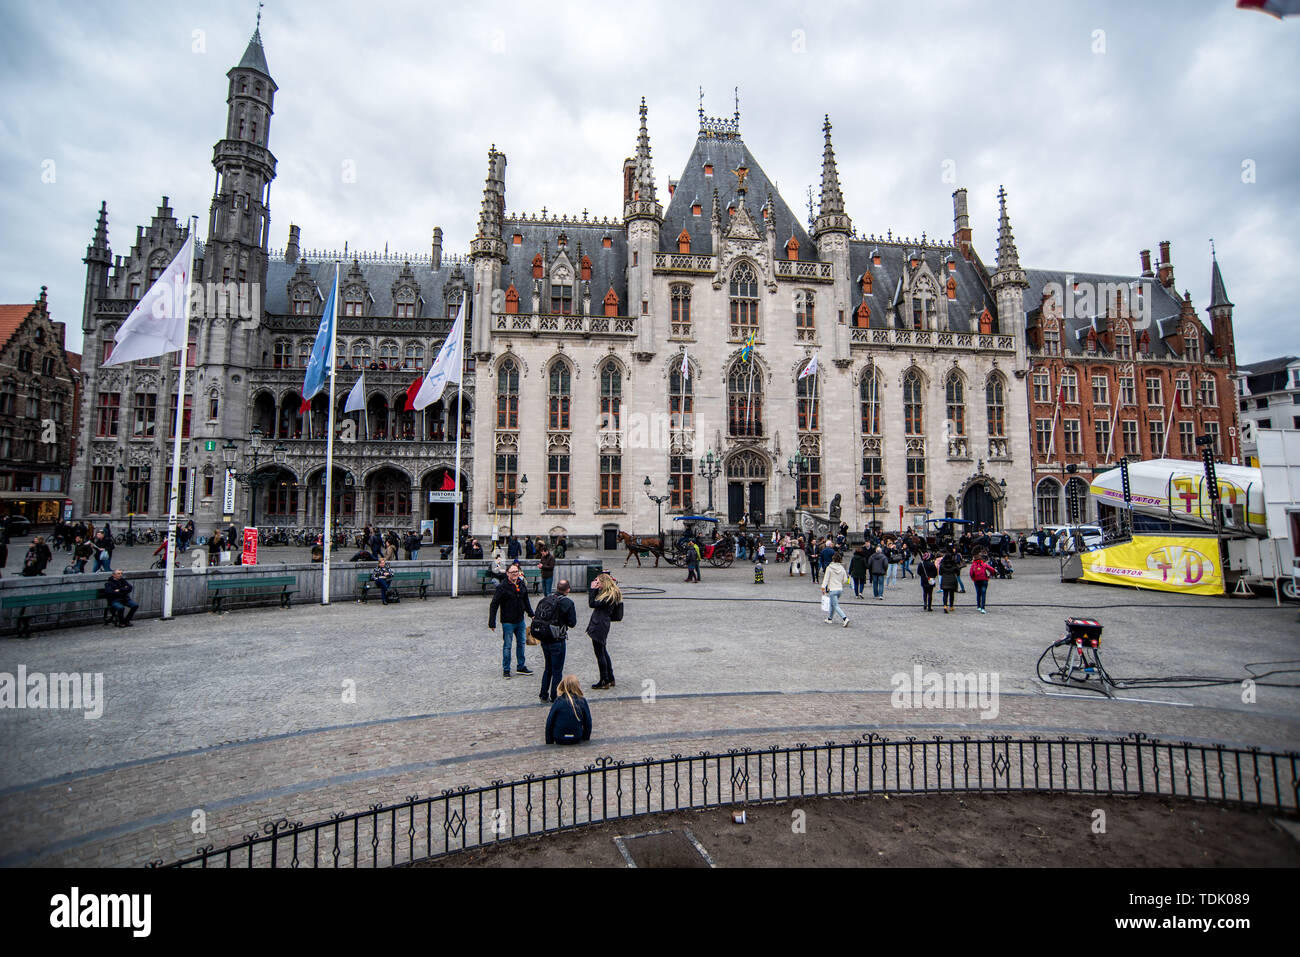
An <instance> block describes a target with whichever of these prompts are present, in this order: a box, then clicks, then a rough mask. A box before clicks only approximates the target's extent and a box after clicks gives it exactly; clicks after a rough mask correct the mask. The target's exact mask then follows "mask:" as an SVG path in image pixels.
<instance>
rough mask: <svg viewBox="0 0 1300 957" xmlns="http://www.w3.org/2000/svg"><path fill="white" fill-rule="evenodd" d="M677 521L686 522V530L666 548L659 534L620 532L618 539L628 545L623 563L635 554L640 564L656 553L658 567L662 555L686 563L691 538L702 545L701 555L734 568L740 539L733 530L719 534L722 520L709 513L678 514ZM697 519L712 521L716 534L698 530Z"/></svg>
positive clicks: (670, 561)
mask: <svg viewBox="0 0 1300 957" xmlns="http://www.w3.org/2000/svg"><path fill="white" fill-rule="evenodd" d="M674 521H677V522H683V523H685V524H684V525H683V527H682V533H681V534H680V535H678V536H677V539H676V541H674V542H673V543H672V547H671V548H666V547H665V544H664V540H663V539H662V538H660V537H659V536H658V535H630V534H628V533H627V532H619V533H618V540H619V541H620V542H622V543H623V545H624V546H625V547H626V548H627V558H625V559H623V567H624V568H626V567H627V563H628V562H630V561H631V560H632V559H633V558H635V559H636V563H637V566H638V567H640V565H641V559H642V557H643V556H644V557H647V558H648V557H650V556H651V555H653V556H654V560H655V568H658V567H659V559H661V558H662V559H663V560H664V561H666V562H667V563H668V564H669V565H674V566H676V567H678V568H681V567H683V566H685V564H686V548H687V544H688V543H689V542H691V541H694V542H696V543H697V544H699V546H700V557H701V558H702V559H703V560H704V561H706V562H708V563H709V564H710V565H712V566H713V567H714V568H730V567H731V563H732V562H733V561H735V559H736V540H735V539H734V538H732V537H731V533H729V532H724V533H723V534H722V535H721V536H717V527H718V520H717V519H716V518H710V517H709V516H707V515H678V516H676V518H674ZM697 522H707V523H711V524H712V526H713V535H714V536H716V537H712V538H710V539H708V540H706V539H704V538H702V537H701V536H700V535H698V534H696V528H695V525H696V523H697Z"/></svg>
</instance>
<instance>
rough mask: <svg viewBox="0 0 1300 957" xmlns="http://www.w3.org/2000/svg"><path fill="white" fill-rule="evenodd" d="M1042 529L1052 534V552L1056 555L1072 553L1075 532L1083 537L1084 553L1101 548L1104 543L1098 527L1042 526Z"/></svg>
mask: <svg viewBox="0 0 1300 957" xmlns="http://www.w3.org/2000/svg"><path fill="white" fill-rule="evenodd" d="M1043 529H1044V530H1045V531H1048V532H1051V533H1052V534H1053V536H1054V538H1053V540H1052V551H1053V553H1054V554H1058V555H1060V554H1064V553H1066V552H1072V551H1074V535H1073V534H1072V533H1073V532H1075V531H1078V532H1079V534H1081V535H1082V536H1083V548H1084V551H1091V550H1092V549H1094V548H1101V546H1102V543H1103V542H1104V541H1105V536H1103V535H1102V533H1101V526H1100V525H1044V526H1043Z"/></svg>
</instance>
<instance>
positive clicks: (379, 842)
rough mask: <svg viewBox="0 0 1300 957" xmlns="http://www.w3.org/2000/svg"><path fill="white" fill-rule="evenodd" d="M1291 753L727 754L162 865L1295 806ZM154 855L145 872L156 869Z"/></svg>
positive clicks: (1025, 744)
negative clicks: (817, 816) (814, 820)
mask: <svg viewBox="0 0 1300 957" xmlns="http://www.w3.org/2000/svg"><path fill="white" fill-rule="evenodd" d="M1298 763H1300V753H1297V752H1287V753H1281V752H1269V751H1261V750H1259V749H1258V748H1249V749H1240V748H1229V747H1226V746H1224V745H1195V744H1192V743H1190V742H1187V741H1182V742H1177V743H1175V742H1164V741H1159V740H1156V739H1154V738H1147V737H1146V736H1145V735H1143V734H1140V733H1138V734H1131V735H1129V736H1128V737H1126V738H1099V737H1087V738H1070V737H1059V738H1051V739H1047V738H1042V737H1037V736H1030V737H1028V738H1013V737H1011V736H1005V737H997V736H994V737H987V738H974V737H970V736H962V737H958V738H944V737H942V736H937V735H936V736H934V737H933V738H927V739H920V738H915V737H906V738H904V739H902V740H898V741H891V740H889V739H888V738H883V737H878V736H876V735H874V734H868V735H865V736H864V737H863V738H862V740H860V741H854V742H852V743H850V744H835V743H834V742H827V743H825V744H821V745H807V744H802V743H801V744H798V745H796V746H794V747H792V748H777V747H771V748H767V749H763V750H753V749H750V748H741V749H732V750H728V751H727V752H725V753H716V754H710V753H709V752H701V753H700V754H698V755H692V756H689V757H687V756H683V755H680V754H674V755H673V756H672V757H671V758H665V759H653V758H646V759H645V760H642V761H631V762H629V761H615V760H613V759H612V758H608V757H604V758H601V759H600V760H598V761H597V762H595V763H594V764H589V765H587V766H586V767H585V768H583V770H581V771H564V770H557V771H555V772H554V773H553V774H548V775H543V776H535V775H527V776H525V777H524V778H522V779H520V780H517V781H510V782H503V781H494V782H492V784H490V785H488V786H486V787H461V788H454V789H448V790H444V791H443V792H442V793H440V794H438V795H437V796H434V797H425V798H421V797H419V796H418V795H414V794H413V795H410V796H408V797H407V798H406V800H405V801H404V802H402V803H400V804H391V805H383V804H373V805H371V806H370V808H369V809H368V810H365V811H360V812H358V813H355V814H346V813H342V812H340V813H338V814H334V815H332V816H331V817H330V819H329V820H328V821H322V822H319V823H316V824H306V825H304V824H302V823H301V822H291V821H289V820H288V819H286V818H281V819H280V820H278V821H274V822H270V823H268V824H266V825H264V826H263V828H262V832H261V833H254V834H249V835H246V836H245V837H244V839H243V840H242V841H240V842H238V843H236V844H231V845H229V846H227V847H223V848H220V849H214V847H213V846H212V845H207V846H206V847H201V848H199V849H198V853H197V854H195V855H194V856H192V857H187V858H184V859H182V860H180V861H176V862H173V863H172V864H171V865H170V866H172V867H195V866H198V867H224V868H232V867H239V868H243V867H390V866H394V865H402V864H410V863H413V862H415V861H420V860H427V859H430V858H437V857H442V856H445V855H447V854H452V853H455V852H458V851H463V850H466V849H469V848H478V847H484V846H489V845H492V844H496V843H500V842H501V841H508V840H511V839H513V838H517V837H528V836H533V835H538V834H547V833H555V832H559V831H567V830H572V829H573V828H577V827H583V826H585V825H588V824H597V823H601V822H604V821H611V820H618V819H620V818H626V817H632V816H635V815H643V814H661V813H664V812H667V811H678V810H694V809H700V808H710V807H722V806H726V805H732V804H758V803H772V802H779V801H784V800H788V799H791V798H805V797H844V796H853V795H869V794H936V793H948V792H967V793H969V792H977V793H1006V792H1016V791H1037V792H1044V791H1046V792H1054V793H1072V794H1098V795H1159V796H1163V797H1181V798H1191V799H1194V800H1203V801H1220V802H1226V803H1230V804H1243V805H1251V806H1260V807H1270V808H1278V809H1281V810H1289V811H1295V810H1297V807H1298V805H1297V798H1298V794H1297V786H1298V783H1300V782H1298V779H1297V767H1298ZM163 863H164V862H163V861H161V860H158V861H154V862H152V864H151V866H155V867H157V866H162V865H163Z"/></svg>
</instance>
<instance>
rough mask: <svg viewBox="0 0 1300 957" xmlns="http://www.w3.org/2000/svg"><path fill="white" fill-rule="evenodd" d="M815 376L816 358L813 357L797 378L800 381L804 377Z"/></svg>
mask: <svg viewBox="0 0 1300 957" xmlns="http://www.w3.org/2000/svg"><path fill="white" fill-rule="evenodd" d="M816 374H817V357H816V356H813V357H812V362H810V363H808V365H806V366H804V370H803V372H800V373H799V378H801V379H802V378H803V377H804V376H810V375H816Z"/></svg>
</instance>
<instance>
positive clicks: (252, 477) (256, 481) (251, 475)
mask: <svg viewBox="0 0 1300 957" xmlns="http://www.w3.org/2000/svg"><path fill="white" fill-rule="evenodd" d="M248 447H249V448H250V449H252V451H253V468H252V470H251V471H249V472H233V474H234V477H235V481H236V482H239V483H240V484H241V485H244V486H246V487H247V488H248V493H249V495H251V496H252V499H253V504H252V505H251V506H250V508H249V522H248V524H249V527H250V528H257V489H258V486H260V485H262V484H263V483H265V484H266V486H267V488H270V486H271V485H272V484H273V483H274V482H275V477H274V476H272V475H267V476H262V477H259V476H258V474H257V464H258V460H259V458H260V456H261V454H262V429H261V426H257V425H255V426H253V427H252V429H250V430H249V432H248ZM222 452H223V453H224V455H225V460H226V462H227V463H228V464H230V465H233V464H234V463H235V459H236V451H235V443H234V442H230V441H227V442H226V444H225V445H224V446H223V447H222ZM288 454H289V449H288V448H287V447H286V446H285V445H284V444H283V443H276V445H275V447H274V448H272V449H271V455H272V457H273V458H274V460H275V462H276V464H277V465H283V464H284V461H285V459H286V458H287V457H288Z"/></svg>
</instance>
